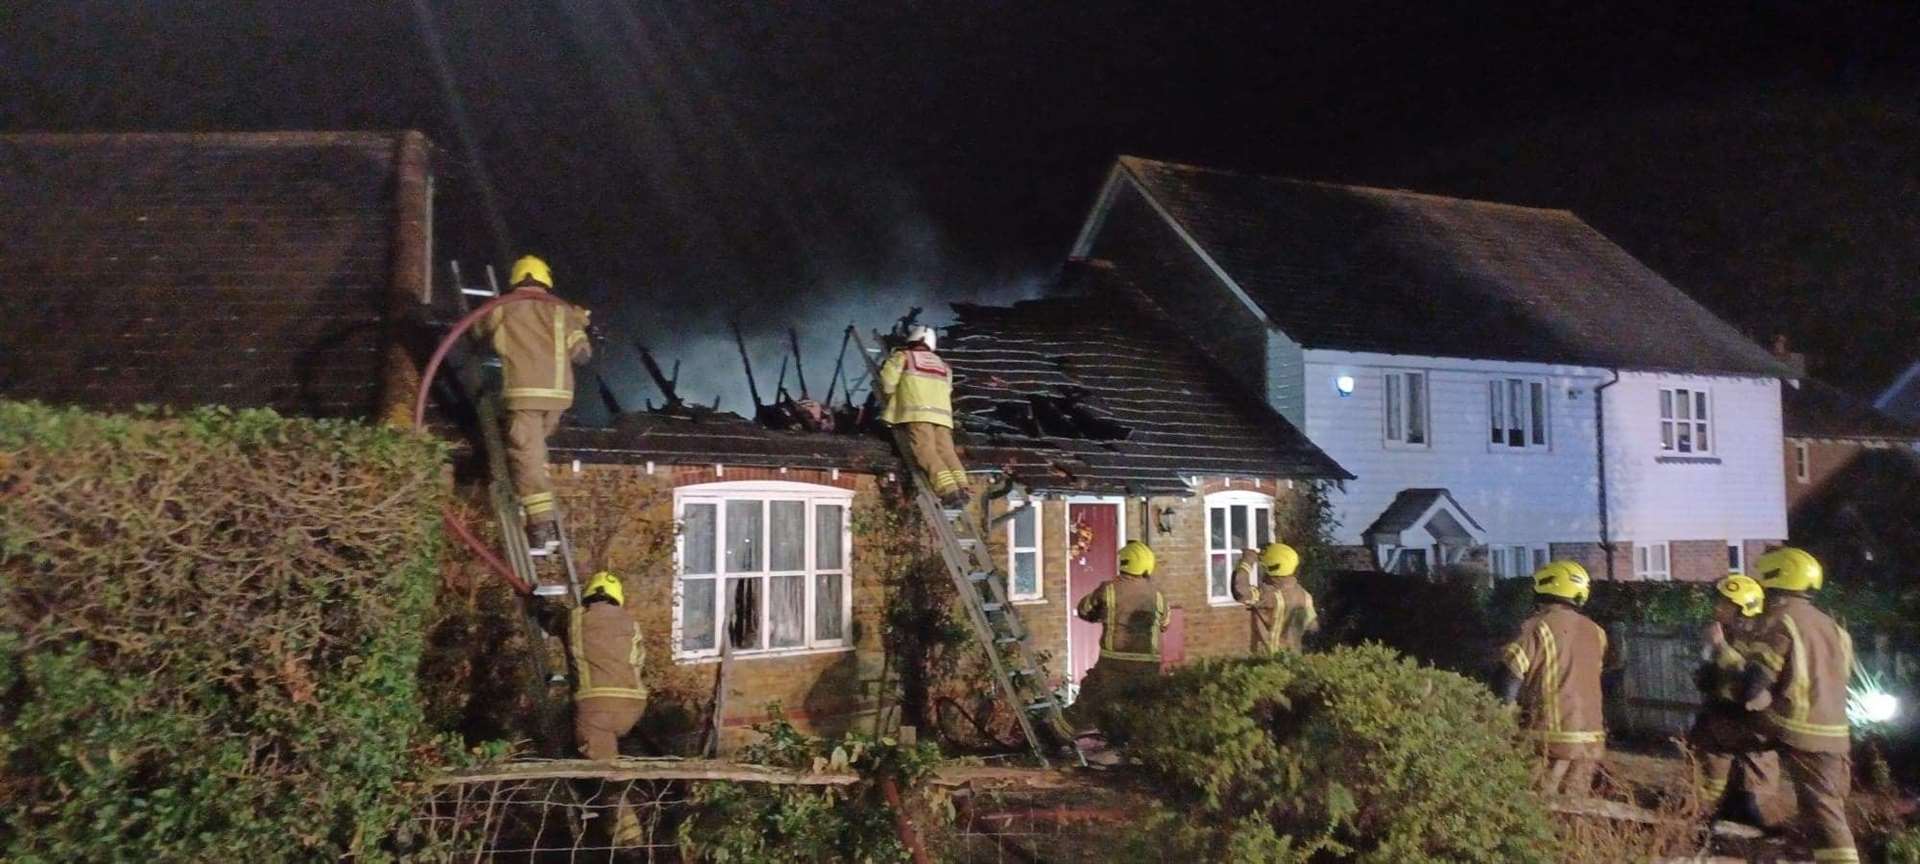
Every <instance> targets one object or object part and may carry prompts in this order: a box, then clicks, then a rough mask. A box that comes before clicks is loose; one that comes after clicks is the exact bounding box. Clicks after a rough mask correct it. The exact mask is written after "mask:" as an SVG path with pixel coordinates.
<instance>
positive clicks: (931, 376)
mask: <svg viewBox="0 0 1920 864" xmlns="http://www.w3.org/2000/svg"><path fill="white" fill-rule="evenodd" d="M880 393H881V395H883V396H885V397H886V399H887V405H886V407H885V408H884V409H882V410H881V412H880V421H881V422H883V423H887V424H889V425H892V424H897V423H932V424H933V425H935V426H945V427H947V428H949V429H951V428H953V370H952V369H950V368H948V367H947V361H945V360H942V359H940V355H938V354H935V353H933V352H932V351H929V350H927V349H926V348H902V349H900V350H898V351H895V352H893V353H892V354H891V355H888V357H887V362H886V363H885V364H883V365H882V366H881V367H880Z"/></svg>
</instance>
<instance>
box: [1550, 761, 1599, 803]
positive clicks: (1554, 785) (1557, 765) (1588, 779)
mask: <svg viewBox="0 0 1920 864" xmlns="http://www.w3.org/2000/svg"><path fill="white" fill-rule="evenodd" d="M1599 771H1600V760H1598V759H1555V758H1552V757H1548V758H1547V759H1546V761H1545V763H1544V764H1543V765H1541V767H1540V773H1539V777H1538V779H1537V782H1538V784H1539V787H1540V791H1541V792H1542V793H1544V794H1547V795H1568V796H1572V797H1575V798H1586V797H1589V796H1591V795H1593V776H1594V775H1595V774H1597V773H1599Z"/></svg>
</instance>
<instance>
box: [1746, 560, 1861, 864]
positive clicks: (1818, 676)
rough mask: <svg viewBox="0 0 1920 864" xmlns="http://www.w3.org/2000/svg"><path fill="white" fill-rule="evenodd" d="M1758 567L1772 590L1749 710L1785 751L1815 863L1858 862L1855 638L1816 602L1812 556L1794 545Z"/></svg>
mask: <svg viewBox="0 0 1920 864" xmlns="http://www.w3.org/2000/svg"><path fill="white" fill-rule="evenodd" d="M1754 570H1755V571H1756V572H1758V573H1759V574H1760V584H1761V585H1762V586H1764V587H1765V588H1766V591H1767V608H1766V612H1765V613H1764V614H1763V616H1762V618H1761V624H1760V626H1761V630H1762V632H1761V635H1760V638H1759V639H1757V640H1756V644H1755V646H1754V649H1753V651H1752V653H1750V654H1749V655H1748V657H1747V659H1748V661H1749V662H1751V663H1753V664H1754V665H1755V666H1756V669H1755V672H1754V674H1753V676H1752V677H1751V678H1750V679H1749V681H1748V686H1747V689H1746V692H1745V694H1743V695H1744V696H1745V697H1746V698H1745V704H1746V707H1747V710H1749V711H1753V712H1762V713H1763V718H1764V722H1765V724H1766V727H1767V729H1768V732H1769V733H1770V735H1771V737H1772V740H1773V741H1774V743H1775V745H1776V746H1777V748H1778V749H1779V751H1780V761H1781V762H1782V763H1784V765H1785V768H1786V775H1787V780H1788V781H1789V782H1791V783H1792V784H1793V790H1794V795H1795V797H1797V798H1798V799H1799V802H1800V820H1801V824H1802V826H1803V828H1804V830H1805V832H1806V834H1807V835H1808V837H1809V839H1810V841H1811V842H1812V844H1813V860H1815V861H1821V862H1829V861H1859V860H1860V852H1859V850H1858V848H1857V847H1855V846H1854V845H1853V831H1852V829H1851V828H1849V827H1848V825H1847V795H1848V794H1849V793H1850V792H1851V791H1852V785H1853V776H1852V771H1853V765H1852V762H1851V760H1850V759H1849V752H1850V751H1851V749H1852V742H1853V738H1852V734H1853V730H1852V728H1851V727H1850V726H1849V725H1848V722H1847V681H1848V679H1849V678H1850V677H1851V676H1852V674H1853V638H1852V637H1851V636H1849V635H1847V631H1846V630H1845V629H1844V628H1842V627H1841V626H1840V625H1839V624H1837V623H1835V622H1834V620H1833V619H1832V618H1830V617H1828V616H1827V613H1825V612H1822V611H1820V610H1819V609H1817V608H1815V607H1814V605H1813V601H1812V599H1811V596H1810V595H1811V594H1812V592H1815V591H1818V590H1820V588H1821V587H1822V585H1823V584H1824V583H1825V581H1826V576H1825V574H1824V572H1823V571H1822V569H1821V567H1820V562H1819V561H1818V560H1816V559H1815V558H1814V557H1813V556H1812V555H1809V554H1807V553H1806V552H1805V551H1803V550H1800V549H1795V548H1793V547H1790V546H1789V547H1785V548H1781V549H1775V550H1773V551H1772V552H1768V553H1767V554H1765V555H1762V556H1760V558H1759V560H1757V561H1755V562H1754Z"/></svg>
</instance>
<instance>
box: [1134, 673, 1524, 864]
mask: <svg viewBox="0 0 1920 864" xmlns="http://www.w3.org/2000/svg"><path fill="white" fill-rule="evenodd" d="M1108 722H1109V724H1111V725H1113V726H1115V727H1117V730H1118V731H1119V732H1120V734H1123V735H1125V736H1127V737H1128V738H1129V740H1130V741H1131V742H1132V744H1131V745H1130V754H1131V755H1132V756H1133V757H1134V758H1136V759H1137V760H1139V762H1140V763H1141V764H1142V765H1143V766H1144V767H1145V768H1146V770H1148V771H1149V772H1151V773H1152V774H1154V775H1156V776H1157V777H1158V778H1159V779H1160V781H1161V783H1162V789H1163V790H1164V791H1166V792H1168V793H1170V795H1171V796H1172V798H1173V800H1171V801H1169V802H1168V805H1169V808H1168V810H1167V812H1166V813H1164V814H1162V818H1161V819H1159V820H1153V821H1150V822H1149V827H1148V831H1149V832H1151V833H1150V834H1148V835H1147V836H1148V837H1149V838H1150V840H1148V841H1147V842H1149V843H1150V845H1153V846H1156V847H1157V848H1158V852H1159V854H1161V855H1162V856H1166V857H1174V856H1179V857H1185V858H1191V859H1192V860H1204V861H1226V860H1233V861H1278V862H1288V861H1309V860H1331V859H1341V860H1345V859H1351V860H1356V861H1377V862H1422V861H1510V862H1526V861H1545V860H1548V857H1549V855H1548V852H1547V848H1548V844H1549V843H1550V840H1551V837H1552V832H1551V830H1550V828H1549V826H1548V823H1547V821H1546V818H1545V815H1544V811H1543V810H1542V809H1541V805H1540V802H1539V800H1538V799H1537V798H1536V797H1535V796H1534V794H1533V793H1532V792H1531V791H1530V790H1529V786H1528V775H1529V768H1530V766H1531V764H1532V757H1531V756H1530V755H1529V754H1528V753H1527V752H1526V751H1525V750H1523V749H1522V747H1521V746H1520V745H1519V744H1518V743H1517V739H1516V735H1515V728H1514V723H1513V720H1512V715H1511V712H1510V711H1509V709H1507V708H1505V707H1504V706H1502V705H1500V704H1499V702H1497V701H1496V700H1495V699H1494V698H1493V696H1492V694H1490V693H1488V692H1487V691H1486V689H1485V688H1483V687H1481V686H1480V685H1478V684H1476V683H1474V682H1472V681H1469V680H1467V679H1465V678H1462V677H1460V676H1458V675H1455V674H1452V673H1449V672H1443V671H1439V670H1435V669H1431V668H1426V667H1422V666H1420V665H1418V664H1416V663H1414V662H1413V661H1410V660H1407V659H1405V658H1402V657H1401V656H1400V655H1398V654H1396V653H1395V652H1393V651H1391V650H1389V649H1387V648H1383V647H1380V646H1367V647H1361V648H1337V649H1335V650H1334V651H1332V652H1331V653H1327V654H1310V655H1304V656H1301V655H1283V656H1279V657H1273V658H1258V659H1237V660H1212V661H1207V662H1204V663H1201V664H1198V665H1195V666H1188V667H1184V668H1182V669H1179V670H1177V671H1175V672H1174V673H1173V674H1172V675H1170V676H1168V677H1166V678H1164V679H1161V680H1160V681H1158V682H1156V684H1155V685H1153V686H1152V687H1150V688H1149V689H1148V690H1147V691H1146V692H1145V693H1143V694H1142V697H1141V699H1140V700H1139V701H1137V702H1135V703H1134V704H1132V705H1130V706H1128V710H1127V711H1125V712H1115V715H1114V716H1112V717H1110V718H1108Z"/></svg>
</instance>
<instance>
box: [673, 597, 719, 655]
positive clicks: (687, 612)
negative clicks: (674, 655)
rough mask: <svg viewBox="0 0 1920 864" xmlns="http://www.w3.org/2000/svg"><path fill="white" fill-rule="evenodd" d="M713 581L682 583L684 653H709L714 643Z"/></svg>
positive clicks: (682, 643)
mask: <svg viewBox="0 0 1920 864" xmlns="http://www.w3.org/2000/svg"><path fill="white" fill-rule="evenodd" d="M713 584H714V580H712V579H687V580H684V581H682V582H681V583H680V648H681V650H683V651H708V650H712V648H713V646H714V641H713Z"/></svg>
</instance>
